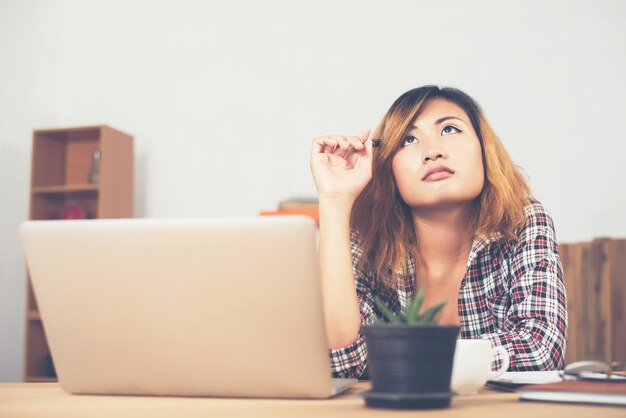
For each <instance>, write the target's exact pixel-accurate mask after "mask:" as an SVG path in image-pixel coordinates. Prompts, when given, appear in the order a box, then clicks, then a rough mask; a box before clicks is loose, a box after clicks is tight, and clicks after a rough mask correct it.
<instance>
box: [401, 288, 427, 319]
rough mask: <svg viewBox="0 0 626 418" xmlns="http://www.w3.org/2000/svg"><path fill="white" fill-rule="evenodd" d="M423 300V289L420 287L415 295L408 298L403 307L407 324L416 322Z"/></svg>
mask: <svg viewBox="0 0 626 418" xmlns="http://www.w3.org/2000/svg"><path fill="white" fill-rule="evenodd" d="M423 300H424V289H420V290H419V292H417V295H415V297H414V298H413V299H412V300H410V301H409V302H408V303H407V305H406V309H405V316H406V319H407V322H408V323H409V324H416V323H417V319H418V317H419V312H420V308H421V307H422V301H423Z"/></svg>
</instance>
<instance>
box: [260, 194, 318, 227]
mask: <svg viewBox="0 0 626 418" xmlns="http://www.w3.org/2000/svg"><path fill="white" fill-rule="evenodd" d="M260 215H261V216H272V215H305V216H309V217H310V218H312V219H313V220H314V221H315V224H316V225H318V226H319V222H320V217H319V212H318V209H317V198H315V197H295V198H291V199H286V200H282V201H281V202H280V203H279V204H278V209H277V210H266V211H262V212H261V213H260Z"/></svg>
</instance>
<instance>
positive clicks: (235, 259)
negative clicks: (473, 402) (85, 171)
mask: <svg viewBox="0 0 626 418" xmlns="http://www.w3.org/2000/svg"><path fill="white" fill-rule="evenodd" d="M20 235H21V239H22V244H23V248H24V250H25V255H26V259H27V264H28V269H29V271H30V275H31V280H32V284H33V289H34V293H35V297H36V299H37V302H38V305H39V310H40V313H41V317H42V321H43V325H44V328H45V333H46V337H47V339H48V342H49V346H50V350H51V354H52V358H53V361H54V364H55V368H56V371H57V375H58V378H59V382H60V384H61V386H62V387H63V388H64V389H65V390H66V391H68V392H70V393H75V394H115V395H167V396H225V397H272V398H327V397H330V396H332V395H334V394H336V393H339V392H340V391H342V390H345V389H346V388H348V387H350V386H351V385H353V384H354V383H356V380H350V379H345V380H333V379H331V372H330V366H329V357H328V350H327V342H326V336H325V329H324V322H323V310H322V297H321V289H320V283H319V279H318V273H317V271H318V269H317V252H316V228H315V224H314V222H313V221H312V220H311V219H309V218H306V217H301V216H277V217H267V218H266V217H256V218H238V219H236V218H230V219H202V220H198V219H196V220H173V219H170V220H166V219H118V220H81V221H27V222H25V223H23V224H22V225H21V226H20Z"/></svg>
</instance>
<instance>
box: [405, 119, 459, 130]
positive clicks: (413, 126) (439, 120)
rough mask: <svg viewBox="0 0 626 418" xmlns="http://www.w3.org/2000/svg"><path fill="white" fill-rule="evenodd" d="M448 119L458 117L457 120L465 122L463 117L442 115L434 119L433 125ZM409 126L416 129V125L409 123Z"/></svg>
mask: <svg viewBox="0 0 626 418" xmlns="http://www.w3.org/2000/svg"><path fill="white" fill-rule="evenodd" d="M448 119H458V120H460V121H461V122H463V123H465V121H464V120H463V119H461V118H458V117H456V116H444V117H442V118H439V119H437V120H436V121H435V125H439V124H441V123H443V122H445V121H447V120H448ZM411 128H412V129H418V128H417V125H411Z"/></svg>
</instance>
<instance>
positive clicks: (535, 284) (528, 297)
mask: <svg viewBox="0 0 626 418" xmlns="http://www.w3.org/2000/svg"><path fill="white" fill-rule="evenodd" d="M526 209H527V210H526V213H527V222H526V225H525V226H524V227H523V228H522V229H521V231H520V239H519V241H518V245H517V246H515V247H514V248H515V250H514V251H515V253H514V254H513V257H512V259H511V264H510V269H511V270H510V271H511V278H512V283H511V286H510V288H509V289H510V290H509V298H510V301H511V305H510V307H509V309H508V312H507V315H506V318H505V320H504V322H503V324H502V326H501V327H500V330H499V331H497V332H494V333H489V334H483V335H481V336H480V337H481V338H485V339H489V340H490V341H491V343H492V345H494V346H498V345H500V346H503V347H504V348H505V349H506V350H507V351H508V353H509V360H510V363H509V370H511V371H532V370H555V369H561V368H562V367H563V364H564V355H565V346H566V341H567V295H566V291H565V284H564V282H563V269H562V266H561V261H560V258H559V253H558V244H557V241H556V238H555V232H554V224H553V222H552V219H551V218H550V216H549V215H548V214H547V213H546V212H545V211H544V210H543V207H542V206H541V205H540V204H539V203H538V202H535V203H532V204H530V205H529V206H527V208H526ZM499 362H500V361H499V360H498V361H497V362H496V364H495V366H496V367H497V366H498V364H497V363H499Z"/></svg>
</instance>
